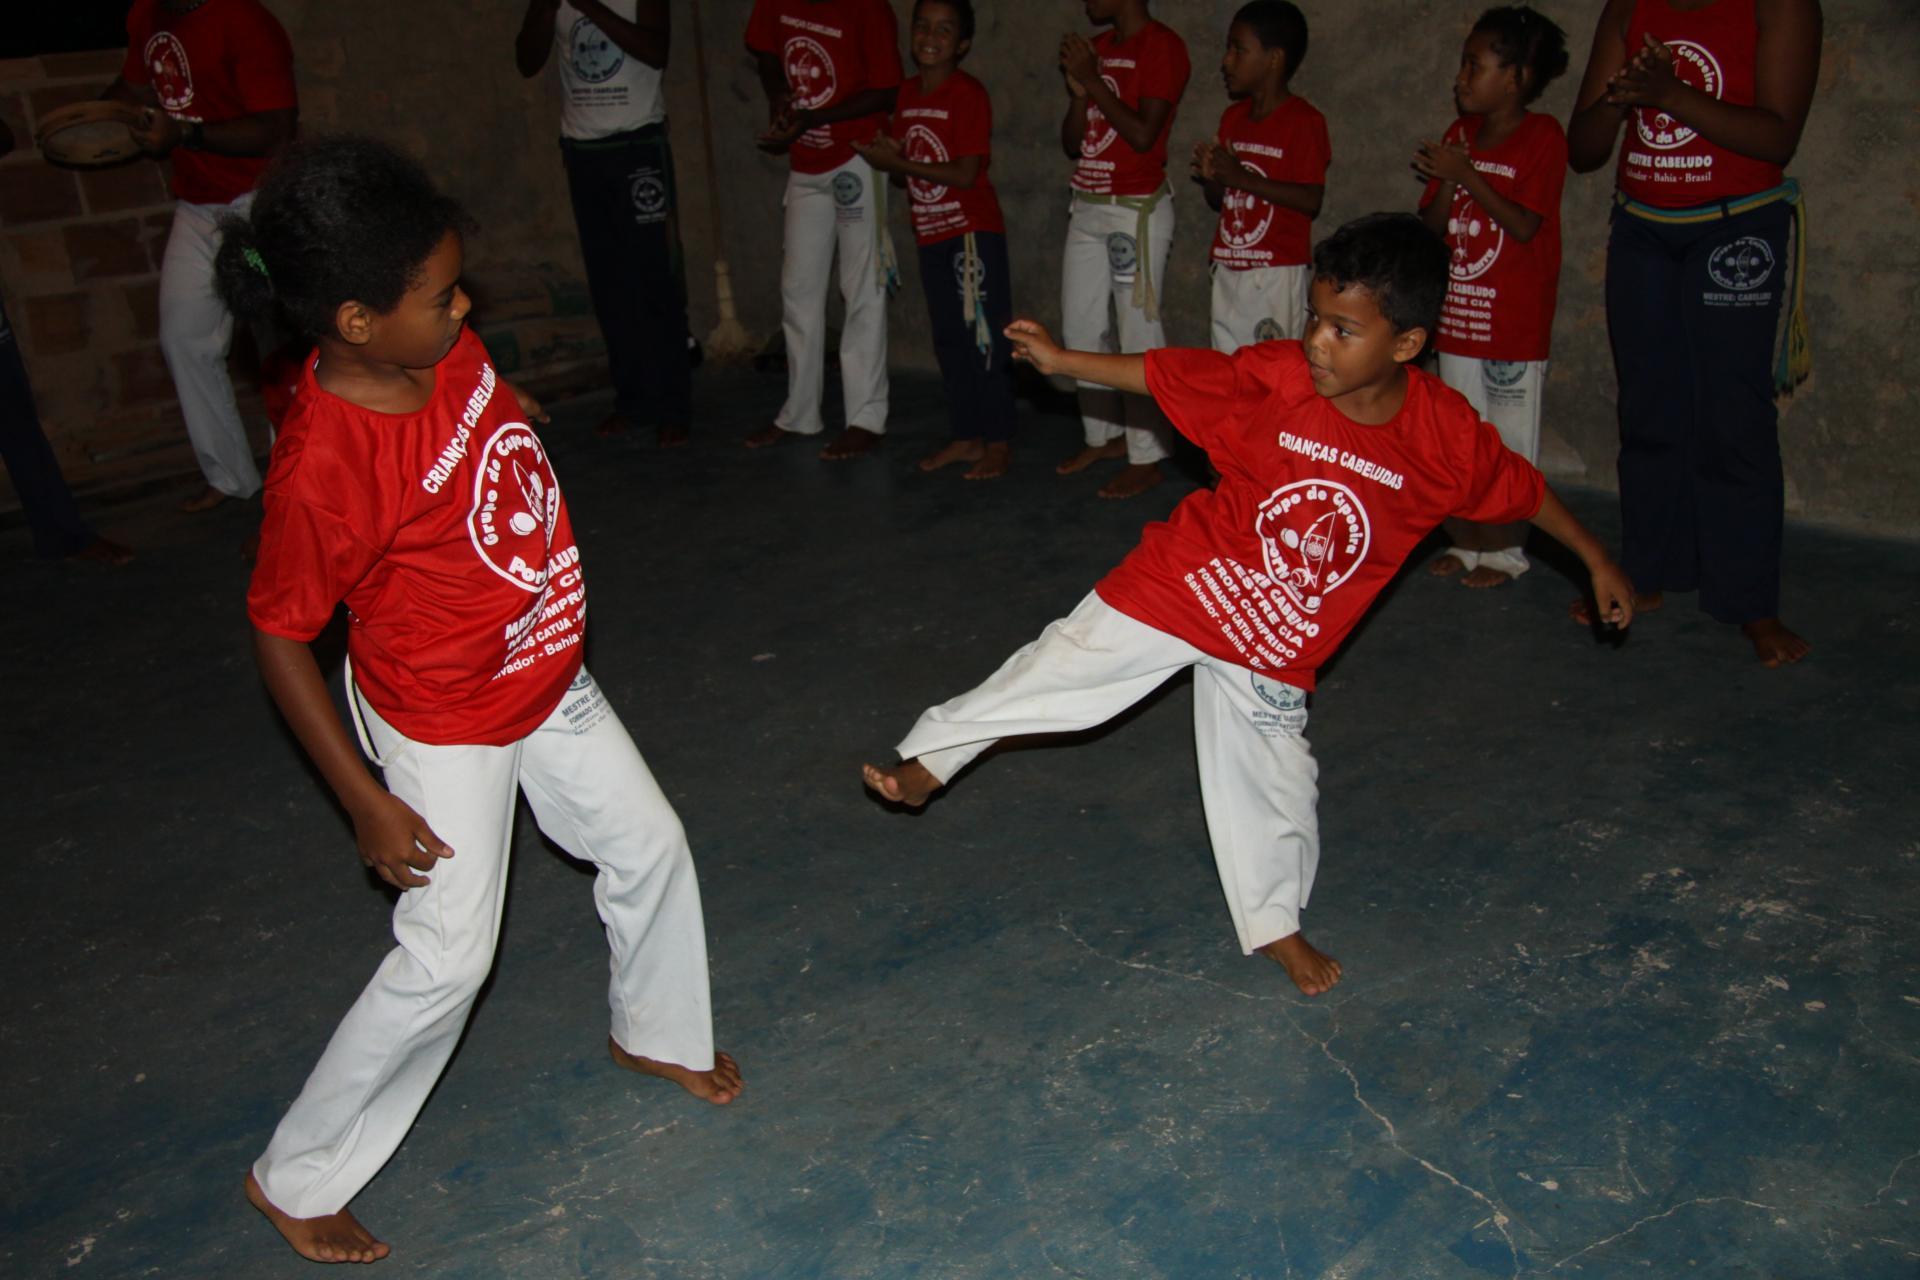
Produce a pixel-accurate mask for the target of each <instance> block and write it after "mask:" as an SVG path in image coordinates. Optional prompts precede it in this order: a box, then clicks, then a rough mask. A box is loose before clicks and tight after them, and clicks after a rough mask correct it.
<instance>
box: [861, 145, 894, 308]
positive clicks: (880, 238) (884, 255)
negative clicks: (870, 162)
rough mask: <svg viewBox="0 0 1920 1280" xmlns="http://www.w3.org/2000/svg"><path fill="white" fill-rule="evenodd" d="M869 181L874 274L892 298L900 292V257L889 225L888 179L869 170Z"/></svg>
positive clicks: (884, 290) (875, 171) (883, 289)
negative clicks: (871, 188) (871, 204)
mask: <svg viewBox="0 0 1920 1280" xmlns="http://www.w3.org/2000/svg"><path fill="white" fill-rule="evenodd" d="M867 181H868V182H869V183H871V184H872V186H873V251H874V268H875V269H874V273H873V274H874V277H875V279H876V281H877V283H878V284H879V286H880V288H881V290H882V291H883V292H885V293H886V295H887V296H888V297H889V298H891V297H892V296H893V295H894V294H896V293H898V292H900V255H899V254H898V253H896V252H895V251H894V247H893V228H892V227H890V226H888V225H887V179H886V175H885V174H882V173H880V172H878V171H877V170H874V169H868V170H867Z"/></svg>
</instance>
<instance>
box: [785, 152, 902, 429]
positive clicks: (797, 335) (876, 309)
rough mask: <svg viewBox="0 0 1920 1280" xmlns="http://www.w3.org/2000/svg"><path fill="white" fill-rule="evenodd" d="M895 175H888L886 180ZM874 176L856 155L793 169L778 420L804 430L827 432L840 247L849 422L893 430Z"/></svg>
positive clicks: (843, 359)
mask: <svg viewBox="0 0 1920 1280" xmlns="http://www.w3.org/2000/svg"><path fill="white" fill-rule="evenodd" d="M882 181H885V179H882ZM873 183H874V177H873V170H872V169H871V168H870V167H868V165H867V162H866V161H865V160H862V159H861V158H860V157H858V156H855V157H854V158H853V159H851V160H849V161H847V162H846V163H845V164H843V165H841V166H840V167H839V168H837V169H833V170H830V171H829V172H827V173H789V174H788V175H787V193H786V201H785V202H786V226H785V238H784V240H783V241H782V243H781V251H780V252H781V258H780V308H781V320H780V323H781V327H782V329H783V330H784V331H785V334H786V340H787V402H786V403H785V404H784V405H782V406H781V407H780V413H779V415H778V416H776V417H775V418H774V420H773V421H774V425H775V426H777V427H779V428H780V429H781V430H782V431H791V432H793V433H794V434H795V435H802V436H812V435H818V434H820V431H821V429H822V426H823V425H824V424H823V423H822V421H821V417H820V395H821V392H822V390H823V389H824V388H825V385H826V372H825V369H826V354H827V279H828V277H829V276H830V275H831V274H832V270H833V259H834V254H835V251H836V250H837V251H838V253H839V256H840V300H841V302H842V303H844V304H845V306H846V316H845V319H844V321H843V323H842V326H841V329H840V389H841V391H842V392H843V393H844V399H845V401H846V409H847V425H848V426H850V427H864V428H866V429H867V430H868V431H871V432H874V433H875V434H876V435H879V434H884V433H885V432H886V429H887V294H886V289H885V282H884V281H883V280H882V279H881V277H880V253H879V245H878V240H877V235H878V231H879V228H876V226H875V221H876V220H875V217H874V203H875V202H874V186H873Z"/></svg>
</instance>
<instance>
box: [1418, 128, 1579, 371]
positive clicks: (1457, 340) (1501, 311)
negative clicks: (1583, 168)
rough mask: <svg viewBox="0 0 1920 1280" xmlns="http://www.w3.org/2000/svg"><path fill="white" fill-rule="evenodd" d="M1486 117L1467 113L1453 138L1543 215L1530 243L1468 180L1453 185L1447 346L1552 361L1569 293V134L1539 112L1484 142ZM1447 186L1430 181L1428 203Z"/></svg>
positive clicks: (1444, 323)
mask: <svg viewBox="0 0 1920 1280" xmlns="http://www.w3.org/2000/svg"><path fill="white" fill-rule="evenodd" d="M1485 123H1486V121H1485V120H1484V119H1483V118H1482V117H1480V116H1461V117H1460V118H1459V119H1458V120H1455V121H1454V122H1453V124H1452V126H1451V127H1449V128H1448V129H1447V136H1446V139H1445V141H1446V142H1447V143H1448V144H1449V145H1451V144H1453V143H1457V142H1462V141H1464V142H1465V143H1466V144H1467V154H1468V156H1469V157H1470V158H1471V159H1472V161H1473V167H1474V168H1475V169H1477V170H1479V172H1480V176H1481V177H1483V178H1485V179H1486V180H1487V185H1488V186H1490V187H1492V188H1493V189H1494V191H1495V192H1496V193H1498V194H1499V195H1501V196H1503V197H1505V198H1506V199H1508V200H1511V201H1513V202H1514V203H1515V204H1517V205H1519V206H1520V207H1521V208H1523V209H1525V210H1527V211H1528V212H1530V213H1537V214H1539V215H1540V229H1539V230H1538V231H1535V232H1534V233H1533V239H1531V240H1528V241H1526V242H1525V243H1522V242H1521V241H1520V240H1518V239H1516V238H1515V237H1513V236H1510V235H1508V234H1507V232H1506V229H1505V228H1504V227H1502V226H1501V225H1500V224H1499V223H1498V222H1495V221H1494V220H1493V218H1492V217H1491V216H1489V215H1488V213H1487V211H1486V210H1485V209H1482V208H1481V207H1480V205H1479V202H1478V201H1476V200H1475V199H1474V198H1473V195H1472V193H1471V192H1469V191H1468V190H1467V189H1466V188H1465V187H1459V186H1457V187H1455V188H1454V189H1453V208H1451V209H1449V210H1448V211H1447V248H1448V249H1450V250H1452V252H1453V261H1452V263H1451V264H1450V265H1449V268H1448V270H1449V272H1450V273H1451V274H1450V278H1449V279H1448V281H1447V300H1446V303H1445V304H1444V305H1443V306H1442V307H1441V309H1440V341H1439V347H1440V350H1442V351H1444V352H1446V353H1447V354H1448V355H1452V356H1475V357H1478V358H1481V359H1485V360H1545V359H1546V358H1547V348H1548V346H1549V345H1550V339H1551V337H1552V334H1553V311H1554V306H1555V303H1556V300H1557V299H1558V298H1559V295H1560V192H1561V189H1562V188H1563V187H1565V186H1566V184H1567V135H1566V134H1565V133H1564V132H1563V131H1562V130H1561V128H1560V122H1559V121H1558V120H1556V119H1554V118H1553V117H1552V116H1548V115H1541V114H1540V113H1539V112H1537V111H1529V112H1528V113H1527V116H1526V119H1524V120H1522V121H1521V122H1520V127H1519V128H1517V129H1515V130H1514V131H1513V132H1512V133H1510V134H1508V135H1507V136H1506V137H1505V138H1504V139H1502V140H1501V142H1500V145H1499V146H1497V147H1492V148H1489V149H1487V150H1484V151H1483V150H1481V149H1480V148H1479V147H1478V146H1476V145H1475V141H1476V139H1478V138H1479V136H1480V128H1481V126H1482V125H1484V124H1485ZM1439 190H1440V184H1439V182H1437V181H1430V182H1428V183H1427V189H1426V193H1425V194H1423V195H1422V196H1421V197H1420V207H1421V208H1422V209H1424V208H1426V207H1427V206H1428V205H1430V204H1432V203H1433V199H1434V196H1435V194H1436V193H1438V192H1439Z"/></svg>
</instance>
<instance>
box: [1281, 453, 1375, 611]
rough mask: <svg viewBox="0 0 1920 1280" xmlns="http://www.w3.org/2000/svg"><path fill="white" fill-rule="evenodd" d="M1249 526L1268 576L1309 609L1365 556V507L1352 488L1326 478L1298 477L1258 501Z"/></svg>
mask: <svg viewBox="0 0 1920 1280" xmlns="http://www.w3.org/2000/svg"><path fill="white" fill-rule="evenodd" d="M1253 531H1254V533H1255V534H1256V535H1257V536H1258V537H1259V539H1260V546H1261V548H1262V550H1263V552H1264V553H1265V559H1266V570H1267V577H1269V578H1271V579H1272V580H1273V584H1274V586H1275V587H1277V588H1278V589H1280V590H1281V591H1284V592H1285V593H1286V594H1287V595H1288V596H1289V597H1291V598H1292V600H1293V602H1294V603H1295V604H1297V605H1299V606H1300V608H1302V609H1304V610H1305V611H1306V612H1308V613H1318V612H1319V611H1320V606H1321V604H1322V603H1324V601H1325V600H1326V596H1327V593H1328V592H1330V591H1332V590H1334V588H1336V587H1338V586H1339V585H1340V584H1341V583H1343V582H1345V581H1346V580H1347V579H1348V578H1349V577H1351V576H1352V575H1353V571H1354V570H1355V569H1356V568H1358V567H1359V565H1360V563H1361V562H1362V561H1364V560H1365V559H1366V558H1367V545H1368V542H1369V538H1370V532H1369V529H1368V527H1367V509H1366V508H1365V507H1363V506H1361V505H1360V499H1359V498H1357V497H1355V496H1354V492H1353V490H1351V489H1349V488H1347V486H1345V485H1343V484H1335V483H1334V482H1332V481H1329V480H1297V481H1295V482H1294V483H1292V484H1290V485H1285V486H1282V487H1281V488H1278V489H1275V490H1274V491H1273V494H1272V496H1270V497H1269V498H1268V499H1267V500H1266V501H1265V502H1263V503H1261V504H1260V514H1259V516H1258V517H1257V518H1256V519H1255V520H1254V524H1253Z"/></svg>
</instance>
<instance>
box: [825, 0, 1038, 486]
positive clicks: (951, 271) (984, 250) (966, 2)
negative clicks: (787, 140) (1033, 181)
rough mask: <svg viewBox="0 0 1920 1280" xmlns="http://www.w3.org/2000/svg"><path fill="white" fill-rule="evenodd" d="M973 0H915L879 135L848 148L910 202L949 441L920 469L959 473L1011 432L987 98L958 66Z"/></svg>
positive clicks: (985, 471)
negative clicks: (903, 67)
mask: <svg viewBox="0 0 1920 1280" xmlns="http://www.w3.org/2000/svg"><path fill="white" fill-rule="evenodd" d="M973 25H974V16H973V0H919V3H918V4H916V5H914V6H913V29H912V33H911V37H910V41H909V47H910V48H911V49H912V51H913V60H914V62H915V64H916V65H918V66H919V68H920V74H919V75H917V76H913V77H911V78H910V79H908V80H906V81H905V82H904V83H902V84H901V86H900V94H899V96H898V97H897V98H896V99H894V104H893V123H892V125H891V126H890V127H889V128H888V130H887V132H885V133H880V134H876V135H875V136H874V137H873V139H872V140H871V141H870V142H867V143H860V142H856V143H854V144H853V149H854V150H855V151H857V152H859V153H860V156H861V157H862V158H863V159H864V160H866V162H867V163H868V164H870V165H872V166H873V167H874V168H875V169H877V170H879V171H880V172H882V173H889V174H892V175H893V181H894V184H895V185H896V186H904V187H905V188H906V189H907V194H908V196H910V197H911V198H912V202H913V234H914V238H915V239H916V240H917V241H918V242H919V245H920V283H921V286H922V288H923V289H924V290H925V291H926V295H927V318H928V320H929V321H930V322H931V324H932V327H933V351H934V355H935V356H936V357H937V358H938V359H939V361H940V373H941V376H942V377H943V378H944V379H945V380H946V385H947V413H948V416H949V419H950V421H951V422H952V425H953V438H952V439H951V440H950V441H948V442H947V444H946V445H944V446H943V447H941V448H940V449H938V450H936V451H935V452H933V453H931V454H929V455H927V456H926V457H925V458H922V459H921V460H920V469H921V470H922V471H937V470H939V469H940V468H941V467H944V466H948V465H949V464H951V463H955V462H971V463H972V464H973V465H972V466H971V467H969V468H968V469H967V472H966V478H967V479H969V480H990V479H993V478H994V477H996V476H1002V475H1005V474H1006V471H1007V458H1008V455H1009V453H1010V451H1011V448H1012V446H1011V444H1010V443H1009V441H1010V440H1011V438H1012V436H1013V416H1014V411H1013V368H1012V348H1011V347H1010V346H1009V345H1008V343H1007V337H1006V332H1005V331H1006V327H1007V322H1008V321H1010V320H1011V319H1012V318H1013V299H1012V297H1011V296H1010V294H1011V292H1012V273H1011V272H1010V271H1009V269H1008V266H1007V236H1006V223H1005V221H1004V220H1003V219H1002V218H1001V216H1000V201H999V199H998V198H997V197H996V196H995V195H994V194H993V183H992V182H991V181H990V180H989V179H988V177H987V167H988V165H989V163H990V156H991V153H992V149H993V145H992V144H993V104H992V103H991V102H990V101H988V99H987V91H986V88H985V87H984V86H983V85H981V83H980V82H979V81H978V80H975V79H974V78H973V77H972V76H970V75H968V74H967V73H966V72H964V71H962V70H960V65H959V64H960V59H962V58H964V57H966V56H967V50H968V49H969V48H971V47H972V45H973Z"/></svg>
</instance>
